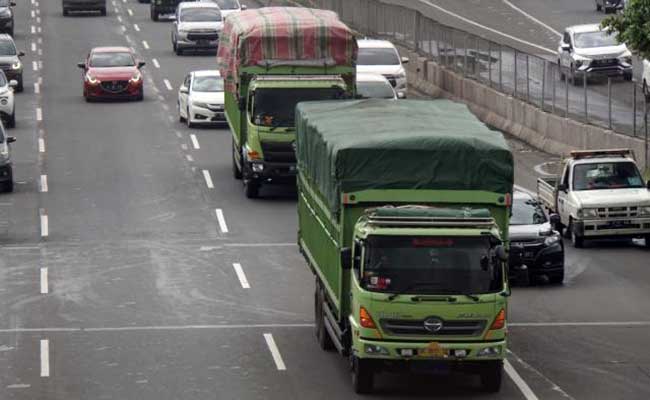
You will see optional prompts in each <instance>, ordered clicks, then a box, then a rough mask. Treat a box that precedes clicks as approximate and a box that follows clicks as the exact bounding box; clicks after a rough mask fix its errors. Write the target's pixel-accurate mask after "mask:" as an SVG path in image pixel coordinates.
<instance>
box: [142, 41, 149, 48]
mask: <svg viewBox="0 0 650 400" xmlns="http://www.w3.org/2000/svg"><path fill="white" fill-rule="evenodd" d="M142 46H143V47H144V48H145V49H147V50H148V49H149V43H147V41H146V40H143V41H142Z"/></svg>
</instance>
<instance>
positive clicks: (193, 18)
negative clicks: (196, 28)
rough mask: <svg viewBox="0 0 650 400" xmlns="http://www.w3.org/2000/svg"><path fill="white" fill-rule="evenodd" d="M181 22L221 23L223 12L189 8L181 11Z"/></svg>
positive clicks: (213, 9)
mask: <svg viewBox="0 0 650 400" xmlns="http://www.w3.org/2000/svg"><path fill="white" fill-rule="evenodd" d="M180 20H181V22H219V21H221V11H219V10H218V9H215V8H188V9H185V10H182V11H181V15H180Z"/></svg>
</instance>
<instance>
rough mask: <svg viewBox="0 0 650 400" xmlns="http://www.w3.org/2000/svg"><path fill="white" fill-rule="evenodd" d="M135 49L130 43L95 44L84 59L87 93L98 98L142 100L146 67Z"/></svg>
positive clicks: (85, 94) (82, 64) (84, 91)
mask: <svg viewBox="0 0 650 400" xmlns="http://www.w3.org/2000/svg"><path fill="white" fill-rule="evenodd" d="M144 65H145V63H144V61H140V60H138V57H137V56H136V54H135V52H134V51H133V50H132V49H130V48H128V47H95V48H94V49H92V50H91V51H90V53H88V56H87V57H86V59H85V60H84V61H83V62H80V63H79V64H77V66H78V67H79V68H81V69H82V70H83V95H84V97H85V98H86V101H92V100H95V99H133V100H142V99H143V97H144V85H143V81H144V79H143V77H142V71H141V69H142V67H144Z"/></svg>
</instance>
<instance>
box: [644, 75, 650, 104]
mask: <svg viewBox="0 0 650 400" xmlns="http://www.w3.org/2000/svg"><path fill="white" fill-rule="evenodd" d="M643 96H645V102H646V103H650V88H649V87H648V82H646V80H645V79H644V80H643Z"/></svg>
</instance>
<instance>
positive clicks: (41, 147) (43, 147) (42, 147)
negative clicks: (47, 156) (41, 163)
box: [38, 138, 45, 153]
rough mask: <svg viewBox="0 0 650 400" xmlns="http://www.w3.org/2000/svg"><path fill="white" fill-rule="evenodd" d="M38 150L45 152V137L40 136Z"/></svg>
mask: <svg viewBox="0 0 650 400" xmlns="http://www.w3.org/2000/svg"><path fill="white" fill-rule="evenodd" d="M38 152H39V153H45V139H43V138H38Z"/></svg>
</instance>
